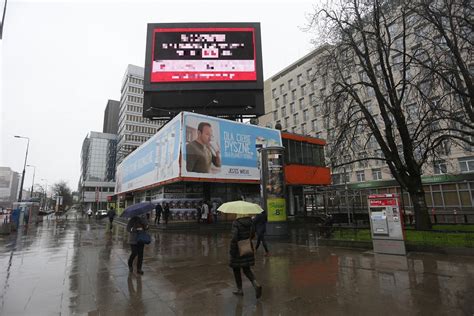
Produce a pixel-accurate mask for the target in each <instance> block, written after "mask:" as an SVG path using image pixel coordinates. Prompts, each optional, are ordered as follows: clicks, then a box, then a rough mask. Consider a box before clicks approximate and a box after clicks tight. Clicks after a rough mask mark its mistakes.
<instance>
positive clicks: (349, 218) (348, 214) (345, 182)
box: [344, 167, 351, 225]
mask: <svg viewBox="0 0 474 316" xmlns="http://www.w3.org/2000/svg"><path fill="white" fill-rule="evenodd" d="M344 188H345V191H346V194H345V195H346V208H347V224H348V225H350V223H351V213H350V210H349V198H348V196H347V194H348V192H347V175H346V167H344Z"/></svg>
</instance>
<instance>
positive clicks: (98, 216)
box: [95, 210, 107, 218]
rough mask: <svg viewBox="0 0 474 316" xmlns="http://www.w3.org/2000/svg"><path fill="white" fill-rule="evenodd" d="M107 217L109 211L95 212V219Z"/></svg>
mask: <svg viewBox="0 0 474 316" xmlns="http://www.w3.org/2000/svg"><path fill="white" fill-rule="evenodd" d="M106 216H107V210H98V211H97V212H95V217H96V218H104V217H106Z"/></svg>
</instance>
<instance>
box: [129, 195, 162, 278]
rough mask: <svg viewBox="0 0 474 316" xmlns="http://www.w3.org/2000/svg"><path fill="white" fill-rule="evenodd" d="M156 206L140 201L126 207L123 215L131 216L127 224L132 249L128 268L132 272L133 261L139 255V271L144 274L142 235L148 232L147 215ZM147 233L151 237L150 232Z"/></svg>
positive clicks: (143, 243)
mask: <svg viewBox="0 0 474 316" xmlns="http://www.w3.org/2000/svg"><path fill="white" fill-rule="evenodd" d="M154 208H155V207H154V205H153V204H151V203H149V202H144V203H138V204H135V205H132V206H130V207H128V208H127V209H125V211H124V212H123V214H122V217H125V218H130V220H129V221H128V224H127V232H128V233H129V235H128V243H129V244H130V248H131V251H132V253H131V254H130V257H129V258H128V269H129V270H130V272H133V261H134V260H135V258H136V257H138V260H137V273H138V274H143V270H142V265H143V250H144V248H145V242H143V241H142V235H143V234H146V233H145V231H146V230H148V221H147V219H146V216H145V215H146V214H147V213H148V212H150V211H152V210H153V209H154ZM146 235H147V236H148V237H149V235H148V234H146ZM149 242H150V241H148V242H146V243H149Z"/></svg>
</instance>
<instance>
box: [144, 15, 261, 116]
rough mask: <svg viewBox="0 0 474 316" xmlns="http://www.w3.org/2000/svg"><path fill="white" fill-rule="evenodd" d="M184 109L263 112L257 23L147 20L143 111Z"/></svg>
mask: <svg viewBox="0 0 474 316" xmlns="http://www.w3.org/2000/svg"><path fill="white" fill-rule="evenodd" d="M210 105H211V106H210ZM183 110H185V111H186V110H187V111H191V110H195V111H197V112H201V113H205V114H212V115H218V114H225V115H250V116H251V115H254V116H256V115H262V114H264V108H263V73H262V58H261V41H260V24H259V23H156V24H148V33H147V52H146V62H145V82H144V112H143V115H144V116H145V117H160V116H163V115H164V113H168V114H169V113H171V112H175V113H178V112H180V111H183Z"/></svg>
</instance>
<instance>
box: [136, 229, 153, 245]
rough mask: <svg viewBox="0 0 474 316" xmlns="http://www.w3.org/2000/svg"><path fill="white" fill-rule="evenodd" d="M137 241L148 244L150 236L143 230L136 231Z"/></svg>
mask: <svg viewBox="0 0 474 316" xmlns="http://www.w3.org/2000/svg"><path fill="white" fill-rule="evenodd" d="M137 243H139V244H145V245H148V244H150V243H151V236H150V234H148V233H147V232H146V231H144V230H139V231H137Z"/></svg>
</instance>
